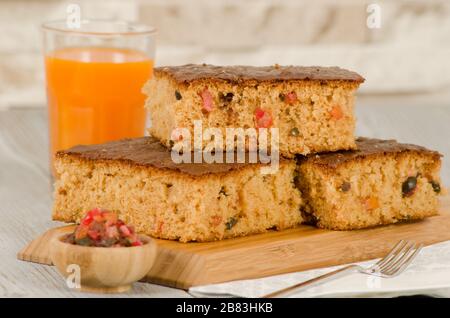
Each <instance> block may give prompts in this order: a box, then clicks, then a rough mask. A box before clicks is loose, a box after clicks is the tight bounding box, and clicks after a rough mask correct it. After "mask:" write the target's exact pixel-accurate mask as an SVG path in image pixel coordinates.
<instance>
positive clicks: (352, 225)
mask: <svg viewBox="0 0 450 318" xmlns="http://www.w3.org/2000/svg"><path fill="white" fill-rule="evenodd" d="M356 144H357V146H358V150H356V151H342V152H337V153H328V154H321V155H310V156H308V157H307V158H303V159H300V160H299V165H298V170H299V177H298V178H297V185H298V187H299V188H300V191H301V192H302V196H303V200H304V201H305V206H304V207H303V208H302V210H303V213H304V215H305V218H306V219H308V218H310V219H313V220H314V223H316V224H317V226H319V227H321V228H326V229H332V230H354V229H361V228H367V227H372V226H377V225H382V224H391V223H396V222H399V221H409V220H415V219H423V218H425V217H428V216H433V215H436V214H437V212H438V204H439V199H438V196H439V194H440V192H441V185H440V178H439V170H440V166H441V160H440V154H439V153H438V152H435V151H431V150H427V149H425V148H423V147H419V146H415V145H410V144H400V143H397V142H396V141H395V140H378V139H368V138H358V139H357V141H356Z"/></svg>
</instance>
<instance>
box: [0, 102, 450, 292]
mask: <svg viewBox="0 0 450 318" xmlns="http://www.w3.org/2000/svg"><path fill="white" fill-rule="evenodd" d="M356 112H357V117H358V124H357V133H358V135H364V136H370V137H380V138H395V139H398V140H400V141H403V142H411V143H418V144H421V145H424V146H427V147H430V148H433V149H437V150H439V151H440V152H441V153H442V154H443V155H444V156H445V158H444V162H443V168H442V174H441V176H442V179H443V182H444V184H446V185H450V164H449V161H448V160H447V158H449V157H450V103H448V105H436V106H432V105H424V106H421V105H409V104H400V105H396V104H395V103H393V104H392V103H391V104H390V103H382V104H377V105H372V104H370V103H366V104H365V105H359V106H358V107H357V110H356ZM51 188H52V185H51V182H50V178H49V170H48V140H47V116H46V112H45V109H43V108H42V109H27V108H22V109H20V108H19V109H10V110H0V203H1V204H0V216H1V221H0V297H86V296H89V297H96V296H97V295H95V294H82V293H79V292H76V291H71V290H69V289H68V288H67V287H66V286H65V284H64V281H63V279H62V278H61V276H60V275H59V274H58V273H57V272H56V270H55V269H54V268H53V267H48V266H41V265H36V264H31V263H26V262H20V261H18V260H16V253H17V252H18V251H19V250H20V249H21V248H22V247H23V246H25V245H26V244H27V243H28V242H29V241H30V240H32V239H33V238H35V237H36V236H38V235H39V234H41V233H43V232H44V231H45V230H47V229H49V228H51V227H54V226H56V225H59V223H57V222H53V221H51V218H50V207H51V204H52V197H51ZM124 296H125V297H190V295H189V294H188V293H186V292H184V291H181V290H177V289H172V288H167V287H162V286H158V285H151V284H143V283H137V284H135V285H134V287H133V289H132V290H131V291H130V292H129V293H126V294H121V295H111V296H109V297H124Z"/></svg>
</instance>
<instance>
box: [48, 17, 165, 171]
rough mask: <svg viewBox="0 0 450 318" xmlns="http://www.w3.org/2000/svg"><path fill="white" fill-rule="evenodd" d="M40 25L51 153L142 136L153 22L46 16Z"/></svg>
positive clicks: (152, 47) (151, 56) (153, 46)
mask: <svg viewBox="0 0 450 318" xmlns="http://www.w3.org/2000/svg"><path fill="white" fill-rule="evenodd" d="M42 29H43V33H44V55H45V69H46V84H47V85H46V86H47V103H48V114H49V135H50V157H51V158H53V156H54V154H55V152H56V151H58V150H62V149H66V148H69V147H72V146H75V145H78V144H96V143H102V142H107V141H112V140H117V139H122V138H132V137H139V136H143V135H144V134H145V125H146V112H145V109H144V102H145V96H144V95H143V93H142V92H141V89H142V86H143V85H144V84H145V82H146V81H148V80H149V79H150V77H151V75H152V71H153V61H154V54H155V35H156V30H155V28H153V27H150V26H146V25H142V24H135V23H128V22H118V21H108V20H82V21H80V23H79V24H78V25H76V26H75V27H74V26H73V25H68V23H67V22H66V21H53V22H47V23H44V24H43V26H42ZM51 167H52V171H53V164H52V160H51Z"/></svg>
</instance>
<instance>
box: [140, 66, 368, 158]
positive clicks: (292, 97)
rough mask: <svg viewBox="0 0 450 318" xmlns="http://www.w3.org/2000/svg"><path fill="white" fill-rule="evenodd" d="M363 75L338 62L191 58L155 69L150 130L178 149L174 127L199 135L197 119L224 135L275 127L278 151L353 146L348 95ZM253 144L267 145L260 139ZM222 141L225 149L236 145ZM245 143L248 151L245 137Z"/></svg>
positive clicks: (147, 90) (150, 91)
mask: <svg viewBox="0 0 450 318" xmlns="http://www.w3.org/2000/svg"><path fill="white" fill-rule="evenodd" d="M363 81H364V79H363V78H362V77H361V76H360V75H358V74H356V73H354V72H351V71H347V70H344V69H341V68H338V67H300V66H278V65H275V66H268V67H254V66H213V65H206V64H203V65H193V64H189V65H183V66H168V67H159V68H155V71H154V76H153V78H152V79H151V80H150V81H149V82H148V83H147V84H146V85H145V86H144V88H143V91H144V93H145V94H147V95H148V99H147V102H146V107H147V108H148V110H149V113H150V118H151V122H152V124H151V128H150V133H151V135H152V136H154V137H155V138H157V139H159V140H160V141H161V142H162V143H163V144H164V145H166V146H167V147H176V149H177V150H178V149H179V148H181V143H182V141H183V140H182V138H180V136H179V134H174V132H176V131H177V129H181V128H187V129H188V130H189V132H190V135H191V136H194V135H195V136H199V133H196V134H194V122H195V121H197V122H199V123H200V124H201V126H200V128H199V131H200V132H203V131H204V130H205V129H206V128H218V129H219V130H220V131H221V134H222V136H226V135H227V131H226V128H242V129H250V130H254V131H256V132H257V135H258V133H259V129H260V128H269V129H270V128H278V135H279V146H278V150H279V153H280V154H281V155H282V156H284V157H287V158H293V157H294V156H295V154H303V155H306V154H309V153H317V152H324V151H336V150H348V149H354V148H355V141H354V139H355V138H354V128H355V117H354V114H353V104H354V93H355V91H356V89H357V88H358V86H359V85H360V84H361V83H362V82H363ZM246 132H248V131H246ZM250 135H251V134H250V132H249V133H248V136H250ZM258 136H259V135H258ZM271 136H272V134H271V131H269V135H268V137H269V139H270V138H271ZM246 137H247V135H246V136H245V138H246ZM200 138H201V139H202V140H203V142H202V144H201V145H200V146H197V145H192V149H199V148H202V149H204V148H205V144H208V142H210V141H211V139H212V138H211V136H205V134H203V136H201V137H200ZM224 139H225V137H224ZM256 143H257V144H258V145H257V146H260V145H261V144H265V143H264V142H262V141H261V140H260V139H258V140H257V141H256ZM192 144H193V142H192ZM222 145H223V146H222V147H220V149H227V150H228V151H231V150H232V149H231V147H233V146H234V148H236V147H237V146H236V145H237V143H234V145H233V144H231V146H230V147H228V148H227V146H226V145H225V142H223V143H222ZM217 148H219V147H217ZM245 148H246V149H247V150H248V149H250V150H253V149H254V148H252V147H249V142H248V140H247V143H246V147H245Z"/></svg>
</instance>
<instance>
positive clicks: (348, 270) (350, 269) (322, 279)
mask: <svg viewBox="0 0 450 318" xmlns="http://www.w3.org/2000/svg"><path fill="white" fill-rule="evenodd" d="M357 271H358V266H357V265H349V266H345V267H342V268H340V269H338V270H336V271H333V272H330V273H327V274H324V275H322V276H318V277H315V278H313V279H310V280H307V281H305V282H301V283H298V284H295V285H293V286H290V287H286V288H283V289H280V290H278V291H275V292H273V293H270V294H267V295H264V296H262V298H275V297H280V296H283V295H285V294H287V293H290V292H292V291H294V290H295V291H299V290H304V289H307V288H310V287H313V286H318V285H321V284H323V283H326V282H330V281H332V280H335V279H337V278H341V277H344V276H347V275H349V274H352V273H355V272H357Z"/></svg>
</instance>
